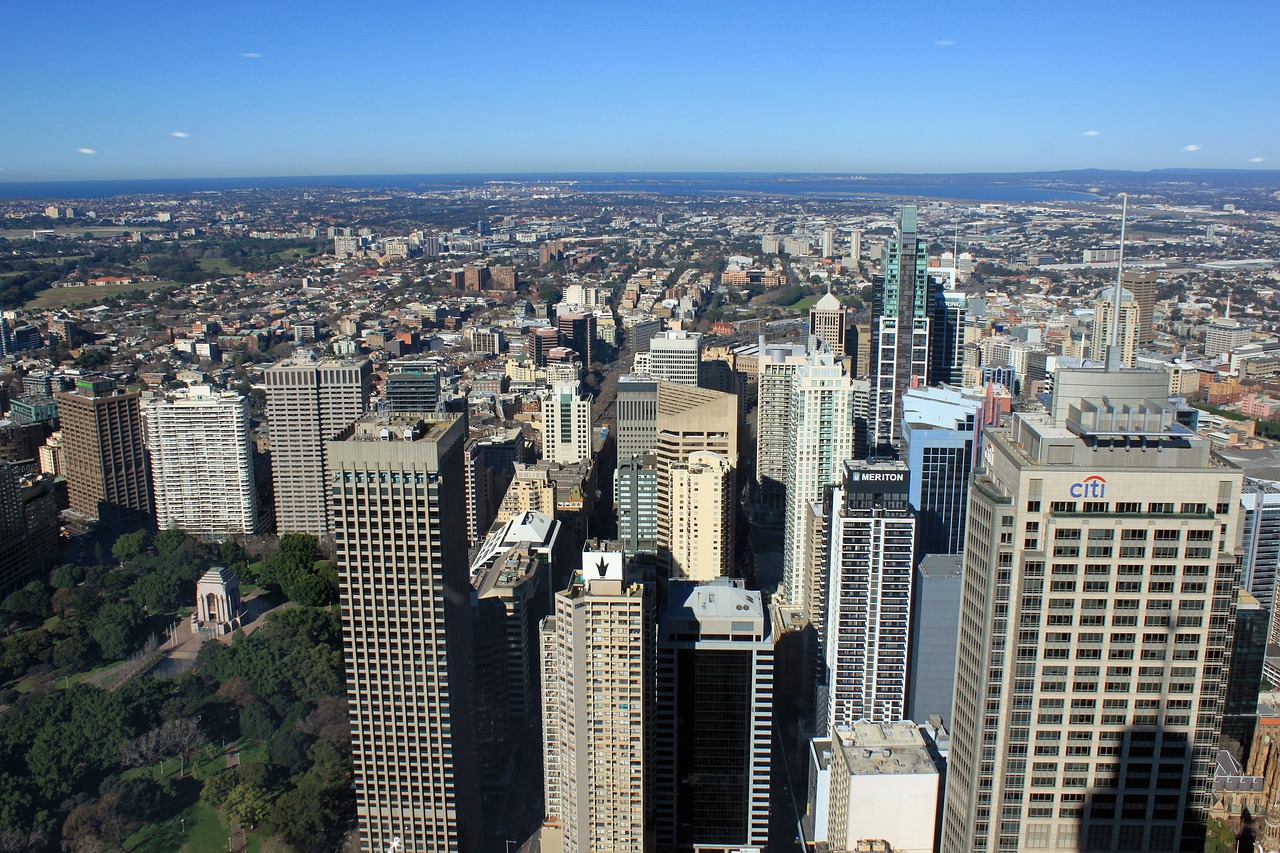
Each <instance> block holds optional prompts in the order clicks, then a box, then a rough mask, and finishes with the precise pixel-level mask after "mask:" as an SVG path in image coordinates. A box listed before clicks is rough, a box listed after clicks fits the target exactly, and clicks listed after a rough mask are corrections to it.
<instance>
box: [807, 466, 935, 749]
mask: <svg viewBox="0 0 1280 853" xmlns="http://www.w3.org/2000/svg"><path fill="white" fill-rule="evenodd" d="M907 477H908V471H907V466H906V465H904V464H903V463H901V462H892V461H877V460H871V461H865V462H849V463H846V464H845V466H844V481H843V483H842V484H841V485H840V486H839V487H838V488H836V489H835V490H833V491H832V496H831V518H830V519H829V520H828V522H827V524H826V528H827V536H828V541H829V544H828V546H827V560H828V564H827V575H828V577H827V607H826V614H825V615H826V628H825V631H823V633H822V640H823V642H822V649H823V654H824V655H825V658H826V660H825V664H826V665H825V667H824V669H825V672H824V673H823V676H824V678H823V681H824V685H825V686H824V688H823V692H825V694H826V698H827V705H826V717H827V729H826V730H827V731H831V730H832V728H834V727H835V726H851V725H853V724H854V723H855V722H857V721H858V720H869V721H871V722H873V723H891V722H896V721H898V720H901V719H902V712H903V706H904V705H905V704H906V698H907V696H906V693H907V640H908V638H909V636H910V630H911V580H912V578H911V576H912V573H913V571H914V570H915V541H916V518H915V513H914V512H912V511H911V505H910V504H909V503H908V501H907V493H908V483H907Z"/></svg>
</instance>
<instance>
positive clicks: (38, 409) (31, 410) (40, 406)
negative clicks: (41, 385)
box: [9, 394, 58, 428]
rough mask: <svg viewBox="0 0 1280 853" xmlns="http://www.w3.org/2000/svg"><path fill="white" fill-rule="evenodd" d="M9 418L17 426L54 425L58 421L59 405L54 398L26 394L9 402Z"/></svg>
mask: <svg viewBox="0 0 1280 853" xmlns="http://www.w3.org/2000/svg"><path fill="white" fill-rule="evenodd" d="M9 417H10V418H12V419H13V422H14V423H16V424H22V425H26V424H50V425H51V426H50V428H52V425H53V424H56V423H57V421H58V404H57V403H56V402H55V401H54V399H53V398H52V397H46V396H43V395H42V396H36V395H34V394H24V395H23V396H21V397H14V398H13V399H12V400H11V401H10V402H9Z"/></svg>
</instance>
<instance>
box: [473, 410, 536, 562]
mask: <svg viewBox="0 0 1280 853" xmlns="http://www.w3.org/2000/svg"><path fill="white" fill-rule="evenodd" d="M525 444H526V443H525V439H524V433H522V432H521V431H520V429H519V428H518V427H515V428H512V429H510V430H500V431H498V432H495V433H494V434H493V435H489V436H485V437H484V438H477V439H471V440H468V441H467V449H466V454H465V457H466V478H467V543H468V544H469V545H472V546H474V545H478V544H479V543H480V540H481V539H483V538H484V537H485V535H486V534H487V533H488V530H489V525H491V524H492V523H493V520H494V519H495V518H496V517H497V514H498V505H499V504H500V503H501V501H502V496H503V495H505V494H506V492H507V487H508V486H509V485H510V484H511V478H512V477H514V476H515V470H516V469H515V465H516V463H517V462H523V461H524V455H525Z"/></svg>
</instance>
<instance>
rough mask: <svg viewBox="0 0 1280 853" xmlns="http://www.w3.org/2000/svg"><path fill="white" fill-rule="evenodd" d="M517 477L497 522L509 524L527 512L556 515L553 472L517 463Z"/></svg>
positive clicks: (507, 493) (499, 510)
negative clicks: (508, 522)
mask: <svg viewBox="0 0 1280 853" xmlns="http://www.w3.org/2000/svg"><path fill="white" fill-rule="evenodd" d="M515 469H516V472H515V476H514V477H513V478H512V480H511V485H509V486H507V491H506V494H504V495H503V496H502V503H500V504H499V505H498V516H497V521H500V522H507V521H510V520H511V519H513V518H515V517H517V516H520V515H523V514H524V513H527V512H540V513H543V514H545V515H550V516H554V515H555V514H556V484H555V481H554V480H552V479H551V472H550V471H549V470H548V469H546V468H540V467H538V466H537V465H526V464H524V463H521V462H517V463H515Z"/></svg>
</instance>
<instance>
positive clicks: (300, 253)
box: [271, 249, 316, 261]
mask: <svg viewBox="0 0 1280 853" xmlns="http://www.w3.org/2000/svg"><path fill="white" fill-rule="evenodd" d="M315 253H316V250H315V249H285V250H283V251H280V252H274V253H272V255H271V256H272V257H273V258H279V259H280V260H282V261H300V260H302V259H303V258H310V257H312V256H313V255H315Z"/></svg>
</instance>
